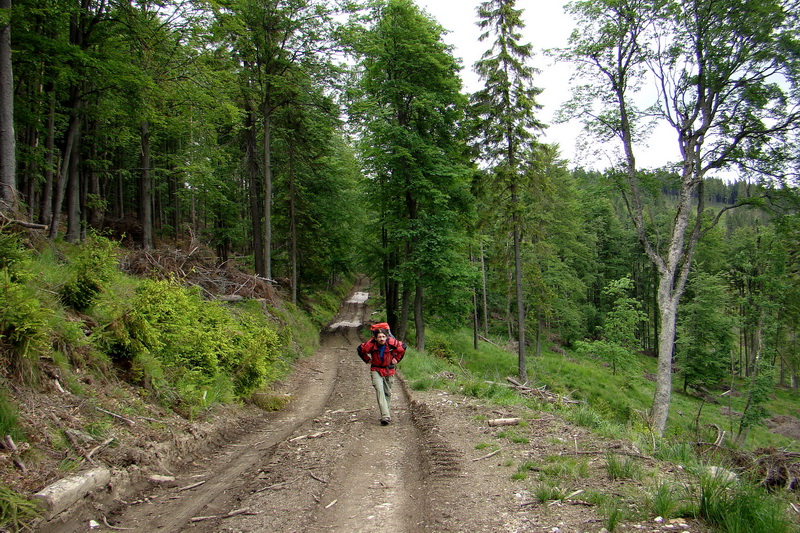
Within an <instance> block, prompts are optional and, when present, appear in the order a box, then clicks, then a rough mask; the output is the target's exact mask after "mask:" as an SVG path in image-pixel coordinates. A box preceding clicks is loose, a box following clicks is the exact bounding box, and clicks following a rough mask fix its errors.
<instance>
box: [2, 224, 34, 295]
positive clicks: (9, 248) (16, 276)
mask: <svg viewBox="0 0 800 533" xmlns="http://www.w3.org/2000/svg"><path fill="white" fill-rule="evenodd" d="M30 260H31V254H30V252H29V251H28V250H26V249H25V248H24V247H23V245H22V243H21V242H20V239H19V237H18V236H17V235H16V234H15V233H6V232H5V231H4V228H2V227H0V269H6V270H8V272H9V275H10V276H11V280H12V281H13V282H15V283H20V282H23V281H25V280H27V279H29V278H30V276H31V273H30V269H29V263H30Z"/></svg>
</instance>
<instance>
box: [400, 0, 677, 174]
mask: <svg viewBox="0 0 800 533" xmlns="http://www.w3.org/2000/svg"><path fill="white" fill-rule="evenodd" d="M416 3H417V5H419V6H420V7H421V8H422V9H424V10H425V11H427V12H428V14H429V15H431V16H432V17H433V18H434V19H436V20H437V21H438V22H439V24H441V25H442V26H443V27H444V28H445V29H447V30H448V31H449V32H450V33H448V34H447V35H445V37H444V40H445V42H446V43H447V44H450V45H453V46H454V47H455V49H454V55H455V56H456V57H458V58H460V59H461V60H462V62H463V67H464V68H463V70H462V72H461V77H462V79H463V81H464V90H465V91H466V92H474V91H476V90H477V89H479V88H480V81H479V79H478V77H477V75H476V74H475V73H474V71H473V70H472V66H473V65H474V64H475V61H477V60H478V59H479V58H480V56H481V54H483V52H485V51H486V50H487V49H488V47H489V46H490V43H489V42H479V41H478V36H479V35H480V30H479V28H478V26H477V24H476V22H477V20H478V16H477V7H478V5H479V4H480V3H481V0H416ZM565 3H566V2H561V1H559V0H550V1H542V0H517V2H516V7H517V8H518V9H522V10H523V13H522V16H523V20H524V21H525V29H524V30H523V36H524V37H523V43H526V42H529V43H531V44H532V45H533V47H534V51H535V57H534V59H533V61H532V64H533V66H535V67H537V68H538V69H540V70H541V73H540V74H539V75H538V76H537V77H536V79H535V80H534V85H535V86H537V87H540V88H542V89H543V92H542V94H541V95H540V96H539V98H538V101H539V103H540V104H541V105H542V106H543V109H542V110H541V112H540V115H539V116H540V119H541V120H542V121H543V122H545V123H546V124H548V125H549V127H548V128H547V130H546V131H545V138H544V139H543V140H544V141H545V142H550V143H558V145H559V146H560V148H561V154H562V156H563V157H564V159H567V160H568V161H569V166H570V168H572V167H575V166H584V167H588V168H597V169H604V168H607V167H608V166H609V160H608V159H607V158H601V159H600V160H597V159H595V158H593V157H592V156H589V155H587V154H585V153H581V152H580V151H579V150H578V149H577V147H576V142H577V141H578V138H579V137H580V136H581V134H582V133H581V132H582V128H581V126H580V124H578V123H572V124H555V123H554V122H553V115H554V114H555V113H556V111H557V110H558V108H559V107H560V106H561V105H562V104H563V103H564V102H565V101H566V100H567V99H568V98H569V77H570V71H571V70H570V66H569V65H568V64H565V63H555V62H554V61H553V60H552V59H551V58H548V57H546V56H545V55H544V54H543V53H542V51H543V50H545V49H550V48H560V47H565V46H566V45H567V40H568V39H569V35H570V33H571V32H572V29H573V27H574V21H573V19H572V17H571V16H570V15H567V14H566V13H564V7H563V4H565ZM671 135H672V132H671V131H670V130H669V129H668V128H661V129H659V130H657V132H656V134H655V135H654V137H653V138H652V140H651V141H650V143H649V144H650V146H651V147H650V148H649V149H643V150H642V151H640V152H639V155H638V157H637V163H639V165H640V166H643V167H647V166H658V165H662V164H664V163H665V162H666V161H667V155H668V154H670V151H671V150H674V149H675V148H674V147H675V142H674V141H673V140H672V136H671ZM584 140H585V139H584ZM615 148H616V147H615ZM673 157H674V156H673Z"/></svg>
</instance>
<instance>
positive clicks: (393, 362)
mask: <svg viewBox="0 0 800 533" xmlns="http://www.w3.org/2000/svg"><path fill="white" fill-rule="evenodd" d="M392 364H393V365H396V364H397V359H395V358H394V357H392Z"/></svg>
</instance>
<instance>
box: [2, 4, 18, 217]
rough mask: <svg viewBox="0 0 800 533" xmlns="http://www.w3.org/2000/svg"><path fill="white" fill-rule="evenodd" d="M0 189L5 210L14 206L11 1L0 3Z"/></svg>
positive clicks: (15, 180) (15, 192)
mask: <svg viewBox="0 0 800 533" xmlns="http://www.w3.org/2000/svg"><path fill="white" fill-rule="evenodd" d="M0 15H2V20H3V23H2V25H0V188H2V193H1V194H0V198H2V200H3V202H4V203H5V207H7V208H9V209H10V210H13V209H15V208H16V204H17V196H18V195H17V178H16V165H17V162H16V139H15V137H14V75H13V72H12V70H11V69H12V63H11V0H0Z"/></svg>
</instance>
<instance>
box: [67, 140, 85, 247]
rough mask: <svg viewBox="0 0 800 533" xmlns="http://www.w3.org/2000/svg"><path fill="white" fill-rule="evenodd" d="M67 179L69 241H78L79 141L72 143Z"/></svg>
mask: <svg viewBox="0 0 800 533" xmlns="http://www.w3.org/2000/svg"><path fill="white" fill-rule="evenodd" d="M68 173H69V176H68V179H67V233H66V235H64V238H65V239H66V241H67V242H78V241H79V240H80V238H81V206H80V203H81V198H80V195H81V177H80V149H79V143H77V142H76V143H74V144H73V145H72V155H71V156H70V158H69V169H68Z"/></svg>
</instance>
